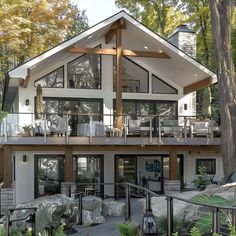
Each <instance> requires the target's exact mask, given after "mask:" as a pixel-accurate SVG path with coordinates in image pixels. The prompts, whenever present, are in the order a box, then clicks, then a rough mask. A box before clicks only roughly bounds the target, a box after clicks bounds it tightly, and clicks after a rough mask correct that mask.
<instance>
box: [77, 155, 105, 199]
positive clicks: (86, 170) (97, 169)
mask: <svg viewBox="0 0 236 236" xmlns="http://www.w3.org/2000/svg"><path fill="white" fill-rule="evenodd" d="M74 166H75V173H74V176H75V181H76V183H78V184H81V185H78V191H79V192H85V188H88V187H89V188H92V189H94V191H95V194H96V195H99V196H103V193H104V187H103V185H101V183H103V181H104V180H103V179H104V178H103V155H75V156H74Z"/></svg>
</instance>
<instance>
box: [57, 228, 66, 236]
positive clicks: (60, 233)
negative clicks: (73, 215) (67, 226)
mask: <svg viewBox="0 0 236 236" xmlns="http://www.w3.org/2000/svg"><path fill="white" fill-rule="evenodd" d="M55 236H65V233H64V226H63V225H59V226H58V227H57V229H56V232H55Z"/></svg>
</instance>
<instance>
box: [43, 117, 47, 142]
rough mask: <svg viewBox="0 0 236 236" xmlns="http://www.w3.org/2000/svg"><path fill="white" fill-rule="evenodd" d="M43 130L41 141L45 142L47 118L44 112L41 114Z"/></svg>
mask: <svg viewBox="0 0 236 236" xmlns="http://www.w3.org/2000/svg"><path fill="white" fill-rule="evenodd" d="M43 120H44V122H43V130H44V134H43V142H44V143H46V142H47V130H46V129H47V119H46V114H44V115H43Z"/></svg>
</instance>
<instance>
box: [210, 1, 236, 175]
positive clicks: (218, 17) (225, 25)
mask: <svg viewBox="0 0 236 236" xmlns="http://www.w3.org/2000/svg"><path fill="white" fill-rule="evenodd" d="M234 3H235V1H234V0H209V5H210V12H211V24H212V40H213V46H214V52H215V58H216V62H217V72H218V84H219V92H220V111H221V132H222V137H221V143H222V145H221V152H222V160H223V169H224V175H225V177H227V176H228V175H229V174H230V173H231V172H232V171H233V170H235V169H236V142H235V140H236V82H235V69H234V63H233V57H232V47H231V30H232V16H233V10H234Z"/></svg>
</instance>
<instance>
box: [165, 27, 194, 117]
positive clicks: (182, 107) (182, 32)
mask: <svg viewBox="0 0 236 236" xmlns="http://www.w3.org/2000/svg"><path fill="white" fill-rule="evenodd" d="M167 40H168V41H169V42H170V43H172V44H173V45H175V46H176V47H177V48H179V49H180V50H182V51H183V52H185V53H186V54H187V55H189V56H190V57H192V58H194V59H196V55H197V38H196V32H194V31H193V30H191V29H189V28H188V27H187V26H186V25H180V26H179V27H178V28H177V29H176V30H175V31H174V32H173V33H172V34H171V35H170V36H169V38H168V39H167ZM178 104H179V108H178V110H179V115H180V116H181V115H182V116H189V115H190V116H195V115H196V92H193V93H191V94H188V95H186V96H184V97H183V98H181V99H180V100H179V102H178Z"/></svg>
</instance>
